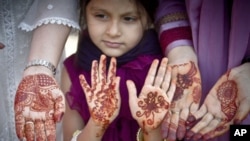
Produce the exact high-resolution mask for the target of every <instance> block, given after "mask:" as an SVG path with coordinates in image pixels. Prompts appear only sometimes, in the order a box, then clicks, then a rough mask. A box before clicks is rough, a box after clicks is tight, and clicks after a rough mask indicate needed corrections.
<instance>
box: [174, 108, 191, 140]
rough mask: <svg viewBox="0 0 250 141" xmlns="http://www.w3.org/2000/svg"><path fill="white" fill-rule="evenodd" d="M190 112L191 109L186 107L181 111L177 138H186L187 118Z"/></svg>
mask: <svg viewBox="0 0 250 141" xmlns="http://www.w3.org/2000/svg"><path fill="white" fill-rule="evenodd" d="M188 114H189V109H188V108H184V109H182V110H181V112H180V118H179V122H178V128H177V139H179V140H181V139H183V138H184V136H185V134H186V120H187V117H188Z"/></svg>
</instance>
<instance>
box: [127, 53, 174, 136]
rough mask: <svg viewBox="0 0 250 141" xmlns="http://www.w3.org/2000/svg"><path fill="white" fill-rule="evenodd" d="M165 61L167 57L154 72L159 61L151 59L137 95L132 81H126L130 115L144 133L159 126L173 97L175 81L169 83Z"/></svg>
mask: <svg viewBox="0 0 250 141" xmlns="http://www.w3.org/2000/svg"><path fill="white" fill-rule="evenodd" d="M167 62H168V60H167V58H164V59H162V62H161V65H160V67H159V70H158V72H157V74H156V71H157V67H158V64H159V61H158V60H154V61H153V63H152V65H151V67H150V69H149V72H148V74H147V77H146V79H145V83H144V86H143V88H142V90H141V92H140V94H139V96H138V97H137V90H136V87H135V84H134V82H133V81H131V80H128V81H127V87H128V92H129V106H130V110H131V113H132V116H133V118H134V119H135V120H137V122H138V124H139V126H140V127H141V128H142V130H143V131H144V133H146V134H147V133H150V131H152V130H154V129H156V128H158V127H159V125H160V124H161V122H162V120H163V118H164V116H165V115H166V113H167V112H168V109H169V107H170V103H171V100H172V98H173V94H174V91H175V82H173V83H170V82H171V69H170V68H167Z"/></svg>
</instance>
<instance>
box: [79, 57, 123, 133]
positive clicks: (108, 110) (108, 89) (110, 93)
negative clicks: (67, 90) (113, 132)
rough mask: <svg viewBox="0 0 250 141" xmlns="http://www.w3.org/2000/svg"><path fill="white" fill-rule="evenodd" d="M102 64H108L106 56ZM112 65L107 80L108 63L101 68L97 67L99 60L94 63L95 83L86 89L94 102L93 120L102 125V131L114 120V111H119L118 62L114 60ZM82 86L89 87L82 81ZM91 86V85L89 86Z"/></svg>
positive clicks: (93, 77) (91, 112)
mask: <svg viewBox="0 0 250 141" xmlns="http://www.w3.org/2000/svg"><path fill="white" fill-rule="evenodd" d="M100 63H101V64H106V58H105V59H103V60H101V62H100ZM110 65H112V66H110V67H111V70H110V72H109V73H110V78H108V79H109V81H107V77H106V65H103V66H102V67H101V68H100V69H101V70H98V69H97V67H98V66H97V62H95V63H93V67H92V71H93V73H92V81H93V83H94V85H93V84H92V85H93V86H92V88H90V89H88V91H86V92H87V93H89V94H88V95H89V96H88V98H89V99H90V100H89V101H90V102H91V103H92V105H91V106H90V107H89V108H90V114H91V117H92V118H93V120H94V121H95V122H96V123H97V124H98V125H100V126H101V130H102V132H103V131H105V130H106V128H107V127H108V125H109V124H110V123H111V122H112V121H110V120H111V119H112V117H113V116H114V113H115V112H116V111H117V109H118V108H119V107H118V103H119V99H118V97H117V90H116V86H117V85H118V84H117V83H114V81H115V73H116V70H115V67H116V63H115V62H112V63H111V64H110ZM99 71H100V74H99V75H100V76H102V78H101V80H98V78H99V76H98V72H99ZM81 84H82V86H83V87H84V88H85V89H86V88H87V87H88V84H87V83H85V82H84V83H83V81H81ZM88 88H89V87H88ZM102 132H100V133H99V132H98V133H97V135H96V136H97V137H99V136H101V135H102Z"/></svg>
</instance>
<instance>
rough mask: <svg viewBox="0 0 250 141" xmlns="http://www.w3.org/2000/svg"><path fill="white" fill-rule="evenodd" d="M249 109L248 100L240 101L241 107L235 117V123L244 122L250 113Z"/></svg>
mask: <svg viewBox="0 0 250 141" xmlns="http://www.w3.org/2000/svg"><path fill="white" fill-rule="evenodd" d="M249 111H250V109H249V103H247V102H242V103H240V105H239V108H238V110H237V112H236V115H235V118H234V123H235V124H239V123H240V122H242V121H243V120H244V119H245V118H246V116H247V115H248V113H249Z"/></svg>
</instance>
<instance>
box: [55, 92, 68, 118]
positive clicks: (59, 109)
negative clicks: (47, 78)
mask: <svg viewBox="0 0 250 141" xmlns="http://www.w3.org/2000/svg"><path fill="white" fill-rule="evenodd" d="M54 109H55V113H54V120H55V122H59V121H61V119H62V117H63V114H64V112H65V97H64V95H63V93H62V91H59V94H58V95H57V97H56V98H55V107H54Z"/></svg>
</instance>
